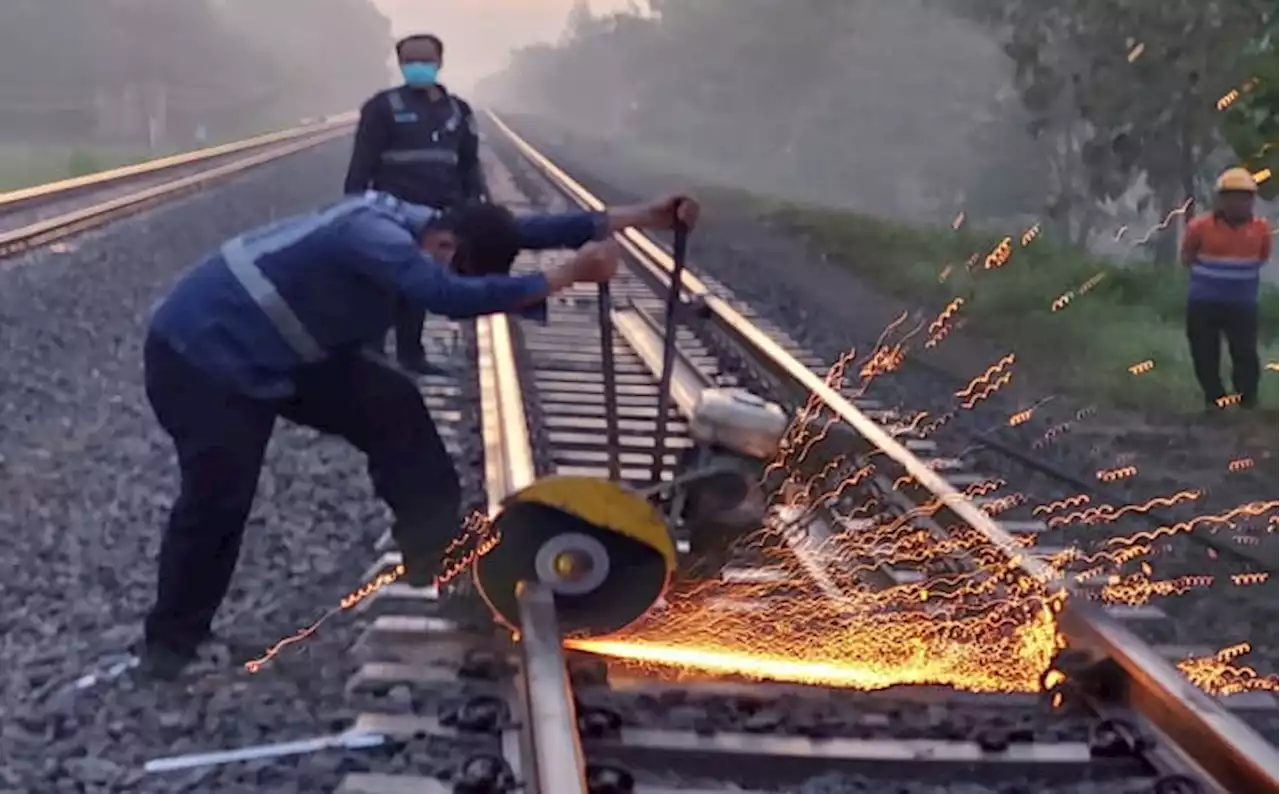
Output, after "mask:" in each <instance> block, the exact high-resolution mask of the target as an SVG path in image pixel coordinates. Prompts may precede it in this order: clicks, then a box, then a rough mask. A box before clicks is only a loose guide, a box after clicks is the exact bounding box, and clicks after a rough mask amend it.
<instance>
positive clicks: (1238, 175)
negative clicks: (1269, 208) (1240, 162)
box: [1214, 168, 1258, 193]
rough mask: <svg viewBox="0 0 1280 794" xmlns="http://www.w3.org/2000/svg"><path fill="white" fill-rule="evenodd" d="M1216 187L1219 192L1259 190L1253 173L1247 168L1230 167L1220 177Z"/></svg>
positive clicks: (1251, 191) (1254, 191)
mask: <svg viewBox="0 0 1280 794" xmlns="http://www.w3.org/2000/svg"><path fill="white" fill-rule="evenodd" d="M1214 187H1215V188H1216V189H1217V191H1218V192H1219V193H1224V192H1240V193H1257V192H1258V183H1257V182H1255V181H1254V179H1253V174H1251V173H1249V170H1248V169H1247V168H1228V169H1227V170H1226V171H1223V172H1222V175H1221V176H1219V177H1218V183H1217V184H1216V185H1215V186H1214Z"/></svg>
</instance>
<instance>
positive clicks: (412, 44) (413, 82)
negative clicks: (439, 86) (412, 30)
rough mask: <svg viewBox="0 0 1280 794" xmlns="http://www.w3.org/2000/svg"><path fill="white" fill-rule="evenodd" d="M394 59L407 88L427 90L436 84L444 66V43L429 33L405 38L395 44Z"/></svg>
mask: <svg viewBox="0 0 1280 794" xmlns="http://www.w3.org/2000/svg"><path fill="white" fill-rule="evenodd" d="M396 58H397V59H398V60H399V61H400V72H401V74H403V75H404V81H405V83H406V84H407V85H408V86H409V87H411V88H429V87H430V86H433V85H435V84H436V80H437V79H438V78H439V76H440V67H441V66H442V65H443V64H444V42H443V41H441V40H440V37H439V36H433V35H431V34H430V33H419V34H416V35H413V36H407V37H405V38H403V39H400V41H398V42H396Z"/></svg>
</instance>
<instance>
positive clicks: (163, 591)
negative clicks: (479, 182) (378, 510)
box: [143, 191, 698, 678]
mask: <svg viewBox="0 0 1280 794" xmlns="http://www.w3.org/2000/svg"><path fill="white" fill-rule="evenodd" d="M697 211H698V206H697V204H696V203H694V202H693V201H692V200H689V199H685V198H684V197H680V196H672V197H667V198H661V199H657V200H654V201H652V202H649V203H647V204H641V205H636V206H632V207H622V208H617V209H610V210H607V211H605V212H600V213H587V212H577V213H567V214H561V215H541V216H529V217H521V218H517V217H516V216H514V215H513V214H512V213H511V212H510V211H509V210H507V209H506V208H504V207H501V206H498V205H493V204H486V205H476V206H469V207H464V208H461V209H457V210H453V211H450V212H445V213H440V212H437V211H435V210H432V209H430V208H427V207H422V206H418V205H413V204H408V203H406V202H402V201H400V200H399V199H396V198H395V197H393V196H389V195H387V194H384V193H377V192H374V191H370V192H368V193H366V194H364V195H362V196H356V197H349V198H347V199H345V200H343V201H341V202H338V203H337V204H335V205H333V206H330V207H328V208H326V209H323V210H321V211H318V212H315V213H312V214H309V215H304V216H300V217H295V218H290V219H286V220H283V221H280V222H278V223H274V224H272V225H270V226H266V227H264V228H261V229H258V230H256V231H251V232H248V233H246V234H243V235H240V236H238V237H234V238H232V239H231V240H229V241H227V242H226V243H224V244H223V245H222V246H221V248H220V249H219V250H218V251H217V252H216V253H214V254H213V255H211V256H210V257H208V258H207V259H205V260H204V261H203V262H201V263H200V264H198V265H197V266H196V267H195V268H194V269H192V270H191V271H189V272H188V273H186V274H185V275H184V276H183V277H182V278H181V279H180V280H179V281H178V283H177V285H176V286H175V287H174V288H173V290H172V292H170V293H169V295H168V296H167V297H166V298H164V299H163V301H162V302H161V303H159V304H158V306H157V308H156V311H155V313H154V316H153V318H152V321H151V326H150V330H149V333H148V336H147V339H146V343H145V347H144V358H145V370H146V391H147V398H148V400H149V401H150V403H151V406H152V408H153V410H154V411H155V414H156V417H157V418H158V419H159V421H160V424H161V426H163V428H164V429H165V431H166V432H167V433H168V434H169V435H170V436H171V437H172V438H173V442H174V446H175V447H176V449H177V453H178V465H179V469H180V473H181V491H180V494H179V496H178V499H177V501H176V503H175V504H174V506H173V510H172V513H171V515H170V518H169V524H168V527H167V529H166V531H165V533H164V536H163V539H162V542H161V546H160V561H159V575H158V585H157V595H156V602H155V605H154V607H153V608H152V610H151V612H150V614H149V615H148V616H147V619H146V625H145V641H144V644H143V662H144V670H146V671H149V672H150V673H152V674H154V675H156V676H159V677H162V678H165V677H173V676H176V675H178V674H179V673H180V672H181V671H182V670H183V669H184V668H185V667H186V665H187V664H188V663H189V662H190V661H191V660H192V659H194V658H195V655H196V650H197V648H198V646H199V645H200V644H201V643H202V642H203V641H204V640H205V639H206V638H207V637H208V634H209V630H210V624H211V622H212V620H213V616H214V613H215V612H216V610H217V609H218V606H219V605H220V604H221V602H222V600H223V598H224V596H225V595H226V592H227V588H228V586H229V584H230V581H231V576H232V573H233V571H234V569H235V565H236V559H237V556H238V555H239V551H240V543H241V538H242V536H243V534H244V525H245V520H246V518H247V516H248V514H249V510H250V508H251V507H252V504H253V499H254V493H255V491H256V489H257V483H258V474H259V471H260V469H261V466H262V459H263V452H264V450H265V448H266V445H267V442H268V440H269V439H270V437H271V432H272V428H273V426H274V425H275V422H276V419H277V418H278V417H284V418H285V419H288V420H289V421H292V422H295V423H297V424H301V425H306V426H308V427H312V428H315V429H318V430H320V431H321V432H324V433H330V434H334V435H338V436H341V437H343V438H345V439H346V440H348V441H350V442H351V443H352V444H354V445H355V446H356V447H358V448H359V449H360V451H361V452H363V453H364V454H365V456H366V457H367V459H368V471H369V476H370V478H371V479H372V481H373V485H374V490H375V492H376V493H377V495H378V496H379V497H380V498H381V499H383V500H384V501H385V502H386V503H387V504H388V505H389V506H390V507H391V510H392V512H393V513H394V515H395V520H394V523H393V525H392V530H391V532H392V538H393V539H394V541H395V543H396V545H397V546H398V547H399V549H400V551H401V553H402V555H403V559H404V566H405V568H406V572H405V576H404V578H405V581H407V582H408V583H409V584H411V585H414V586H424V585H427V584H430V583H431V581H432V580H433V578H434V576H435V575H436V574H437V573H438V566H439V562H440V558H441V556H442V554H443V552H444V550H445V548H446V547H447V545H448V543H449V542H450V540H452V539H453V537H454V536H455V535H456V533H457V531H458V528H459V521H460V515H459V513H460V510H461V493H460V487H459V482H458V476H457V474H456V473H455V471H454V468H453V465H452V462H451V461H450V459H449V455H448V453H447V452H446V451H445V448H444V445H443V444H442V443H441V440H440V436H439V434H438V433H437V432H436V428H435V425H434V423H433V422H432V420H431V416H430V414H429V413H428V411H427V409H426V407H425V406H424V405H423V402H422V399H421V396H420V394H419V392H418V389H417V387H416V386H415V385H414V384H413V382H412V381H411V380H409V378H408V376H406V375H405V374H403V373H402V372H401V371H399V370H396V369H393V368H390V367H389V366H387V365H386V364H385V363H384V362H383V360H382V359H381V358H380V357H376V356H369V355H368V354H367V351H366V350H365V348H366V346H367V345H368V344H369V342H370V340H372V339H376V338H377V337H378V335H379V334H385V333H386V331H387V328H388V327H389V326H390V325H391V323H392V321H393V317H394V310H395V306H396V304H397V301H400V300H403V301H406V302H409V303H411V304H412V305H413V306H415V307H416V308H419V309H422V310H425V311H428V312H433V313H437V314H442V315H445V316H448V317H453V318H459V319H462V318H470V317H477V316H481V315H485V314H493V313H500V312H512V311H518V310H520V309H521V308H522V307H527V306H530V305H533V304H537V303H539V302H542V301H544V300H545V299H546V297H547V296H548V295H550V294H552V293H555V292H558V291H560V290H563V289H566V288H567V287H569V286H570V285H572V284H574V283H577V282H597V283H600V282H604V281H607V280H608V279H609V278H611V277H612V276H613V274H614V272H615V271H616V269H617V258H618V249H617V244H616V243H614V242H612V241H608V242H606V241H605V240H606V239H607V238H609V236H610V235H611V234H612V233H613V232H617V231H619V230H621V229H623V228H628V227H640V228H648V229H663V228H670V227H671V226H673V225H674V223H675V221H676V219H677V216H678V217H679V219H680V220H683V221H684V222H692V221H693V220H694V219H695V218H696V214H697ZM549 248H570V249H577V253H576V254H575V255H574V257H573V258H572V259H570V260H568V261H567V262H565V263H564V264H561V265H559V266H558V267H556V268H555V269H553V270H549V271H547V272H543V273H536V274H530V275H518V276H513V275H509V270H510V267H511V263H512V260H513V259H514V258H515V255H516V252H517V251H518V250H519V249H549Z"/></svg>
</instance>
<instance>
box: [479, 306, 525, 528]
mask: <svg viewBox="0 0 1280 794" xmlns="http://www.w3.org/2000/svg"><path fill="white" fill-rule="evenodd" d="M476 345H477V347H478V348H479V350H478V353H479V359H480V360H479V371H480V406H481V432H482V435H483V438H484V461H485V464H484V465H485V492H486V494H485V495H486V496H487V497H488V502H489V511H490V514H493V513H495V512H496V511H497V510H498V508H499V506H500V505H501V504H502V500H504V499H506V498H507V496H509V495H510V494H513V493H515V492H516V491H518V490H520V489H521V488H524V487H525V486H526V485H529V484H530V483H532V482H533V481H534V479H535V478H536V476H537V471H536V469H535V466H534V460H533V445H532V443H531V442H530V440H529V422H528V418H527V417H526V416H525V410H524V393H523V392H522V391H521V387H520V373H519V371H518V369H517V364H516V355H515V341H514V340H513V339H512V335H511V321H510V319H509V318H508V317H507V316H506V315H504V314H494V315H489V316H487V317H481V318H480V319H478V320H477V321H476Z"/></svg>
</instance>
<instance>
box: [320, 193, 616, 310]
mask: <svg viewBox="0 0 1280 794" xmlns="http://www.w3.org/2000/svg"><path fill="white" fill-rule="evenodd" d="M341 235H342V236H341V240H342V242H341V243H340V245H341V246H342V248H343V250H342V252H341V253H342V255H343V256H344V258H345V259H346V261H348V262H350V263H351V265H352V266H353V267H356V268H357V269H359V270H360V272H361V273H362V274H363V275H364V276H365V277H367V278H370V279H372V280H374V281H376V282H378V283H381V284H384V285H387V286H390V287H391V288H393V289H395V290H396V291H397V292H398V293H399V294H400V295H402V296H403V297H404V298H405V300H407V301H408V302H409V303H410V304H412V305H413V306H414V307H415V308H418V309H423V310H425V311H429V312H431V313H433V314H439V315H443V316H445V317H449V318H452V319H466V318H469V317H479V316H482V315H486V314H499V313H502V312H514V311H519V310H521V309H523V308H525V307H527V306H531V305H534V304H537V303H539V302H540V301H543V300H546V298H547V296H549V295H551V294H553V293H556V292H559V291H560V290H563V289H565V288H566V287H569V286H570V285H572V284H573V283H575V282H576V281H605V280H608V278H609V277H610V276H612V274H613V270H612V269H610V268H616V266H617V264H616V258H615V259H614V260H611V262H612V263H610V261H605V260H607V259H608V256H609V255H606V254H604V252H597V251H596V250H595V249H590V248H589V249H585V250H584V251H583V252H580V254H579V256H577V257H575V258H574V259H573V260H571V261H569V262H566V263H564V264H562V265H559V266H558V267H556V268H554V269H552V270H549V271H547V272H545V273H531V274H528V275H520V276H496V275H495V276H459V275H457V274H456V273H454V272H452V271H451V270H450V269H449V268H447V267H445V266H444V265H442V264H440V263H439V262H436V261H434V260H433V259H431V257H429V256H428V255H427V254H426V253H424V252H423V251H422V249H421V248H419V247H418V243H417V241H416V240H415V239H414V237H413V235H412V234H410V233H409V232H408V231H406V230H405V229H404V228H403V227H401V226H399V225H397V224H395V223H394V222H392V221H390V220H389V219H387V218H384V217H380V216H377V215H374V214H361V215H357V216H354V217H352V218H351V219H350V220H349V221H348V222H347V223H346V224H345V225H344V227H343V229H342V232H341Z"/></svg>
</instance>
